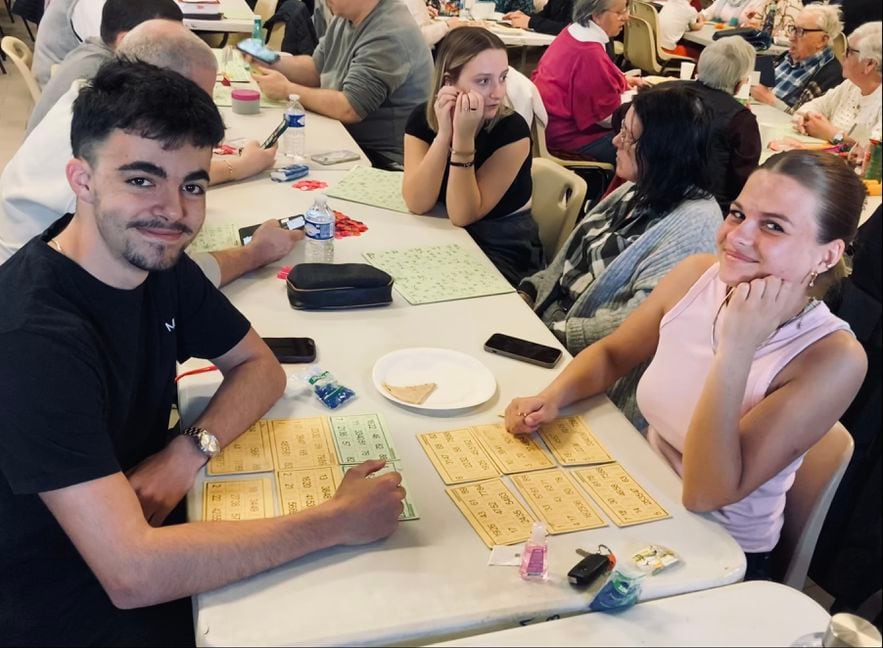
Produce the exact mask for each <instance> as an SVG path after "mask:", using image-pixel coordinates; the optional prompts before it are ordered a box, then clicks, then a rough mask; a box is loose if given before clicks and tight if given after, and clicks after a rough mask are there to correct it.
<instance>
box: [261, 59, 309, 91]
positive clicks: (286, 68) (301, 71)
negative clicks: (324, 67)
mask: <svg viewBox="0 0 883 648" xmlns="http://www.w3.org/2000/svg"><path fill="white" fill-rule="evenodd" d="M271 68H272V69H274V70H278V71H279V72H281V73H282V74H284V75H285V76H286V77H287V78H288V80H289V81H291V82H293V83H297V84H299V85H303V86H308V87H310V88H318V87H319V84H320V83H321V79H320V78H319V71H318V70H317V69H316V64H315V63H314V62H313V57H312V56H308V55H306V54H301V55H299V56H283V57H282V58H280V59H279V61H278V62H277V63H275V64H274V65H272V66H271Z"/></svg>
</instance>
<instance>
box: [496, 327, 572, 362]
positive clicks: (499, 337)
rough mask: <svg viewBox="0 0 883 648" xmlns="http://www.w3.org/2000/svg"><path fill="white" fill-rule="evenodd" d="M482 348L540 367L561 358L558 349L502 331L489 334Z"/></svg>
mask: <svg viewBox="0 0 883 648" xmlns="http://www.w3.org/2000/svg"><path fill="white" fill-rule="evenodd" d="M484 350H485V351H489V352H490V353H498V354H500V355H501V356H506V357H507V358H514V359H515V360H524V361H525V362H530V363H531V364H535V365H539V366H541V367H554V366H555V365H556V364H557V363H558V360H559V359H560V358H561V350H560V349H556V348H555V347H550V346H545V345H543V344H537V343H536V342H529V341H527V340H522V339H521V338H516V337H512V336H511V335H503V334H502V333H494V334H493V335H492V336H490V337H489V338H488V340H487V342H485V343H484Z"/></svg>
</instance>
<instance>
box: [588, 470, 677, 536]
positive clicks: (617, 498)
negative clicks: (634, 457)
mask: <svg viewBox="0 0 883 648" xmlns="http://www.w3.org/2000/svg"><path fill="white" fill-rule="evenodd" d="M574 474H575V475H576V476H577V478H578V479H579V480H580V482H582V483H583V484H584V485H585V486H586V488H587V489H588V491H589V494H590V495H591V496H592V499H594V500H595V502H597V503H598V505H599V506H600V507H601V508H603V509H604V512H605V513H607V515H609V516H610V519H611V520H613V522H614V523H615V524H616V526H620V527H624V526H631V525H633V524H641V523H643V522H654V521H656V520H664V519H665V518H668V517H671V515H669V513H668V511H666V510H665V509H664V508H662V507H661V506H660V505H659V504H658V503H657V502H656V500H654V499H653V498H652V497H650V495H649V494H648V493H647V491H645V490H644V489H643V488H642V487H641V485H640V484H638V482H636V481H635V480H634V479H633V478H632V476H631V475H629V474H628V472H626V470H625V468H623V467H622V466H621V465H620V464H618V463H612V464H606V465H604V466H593V467H591V468H581V469H579V470H575V471H574Z"/></svg>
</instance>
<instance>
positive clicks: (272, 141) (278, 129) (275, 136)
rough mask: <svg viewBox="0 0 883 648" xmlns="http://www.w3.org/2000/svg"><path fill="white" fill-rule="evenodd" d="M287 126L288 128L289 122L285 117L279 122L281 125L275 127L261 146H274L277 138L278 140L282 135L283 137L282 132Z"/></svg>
mask: <svg viewBox="0 0 883 648" xmlns="http://www.w3.org/2000/svg"><path fill="white" fill-rule="evenodd" d="M286 128H288V122H287V121H286V120H285V119H283V120H282V121H281V122H280V123H279V125H278V126H277V127H276V128H274V129H273V132H272V133H270V135H269V137H267V139H265V140H264V143H263V144H261V148H265V149H268V148H270V147H271V146H273V144H275V143H276V140H278V139H279V138H280V137H282V133H284V132H285V129H286Z"/></svg>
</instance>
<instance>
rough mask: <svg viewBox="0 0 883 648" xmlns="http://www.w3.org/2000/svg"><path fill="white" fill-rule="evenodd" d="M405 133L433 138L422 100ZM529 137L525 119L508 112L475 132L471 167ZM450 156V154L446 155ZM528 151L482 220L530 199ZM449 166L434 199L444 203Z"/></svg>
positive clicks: (530, 184)
mask: <svg viewBox="0 0 883 648" xmlns="http://www.w3.org/2000/svg"><path fill="white" fill-rule="evenodd" d="M405 133H407V134H408V135H412V136H414V137H416V138H418V139H421V140H423V141H424V142H426V143H427V144H431V143H432V140H434V139H435V135H436V134H435V133H434V132H433V130H432V129H431V128H430V127H429V124H428V123H427V122H426V104H422V105H420V106H418V107H417V108H416V110H414V112H413V113H411V117H410V118H409V119H408V123H407V125H406V126H405ZM525 137H527V138H528V139H529V138H530V128H528V126H527V122H525V121H524V118H523V117H522V116H521V115H519V114H518V113H512V114H511V115H507V116H506V117H503V118H502V119H500V120H499V121H498V122H497V123H496V124H495V125H494V127H493V128H492V129H491V130H490V131H488V130H487V129H486V128H482V129H481V130H480V131H478V135H476V136H475V170H476V171H477V170H478V169H480V168H481V165H482V164H484V163H485V162H487V160H488V158H490V157H491V156H492V155H493V154H494V153H496V152H497V150H498V149H501V148H502V147H504V146H506V145H507V144H512V143H513V142H517V141H518V140H521V139H524V138H525ZM448 157H449V158H450V156H448ZM530 162H531V160H530V152H528V154H527V157H526V158H525V160H524V163H523V164H522V165H521V168H520V169H519V170H518V174H517V175H516V176H515V180H513V181H512V184H511V185H510V187H509V189H507V190H506V193H504V194H503V197H502V198H500V202H498V203H497V204H496V205H494V208H493V209H491V210H490V212H488V214H487V215H486V216H485V217H484V219H485V220H487V219H493V218H499V217H500V216H506V215H507V214H511V213H512V212H514V211H517V210H519V209H521V208H522V207H524V205H526V204H527V201H528V200H530V196H531V192H532V191H533V184H532V182H531V179H530ZM449 172H450V167H448V166H446V167H445V175H444V178H442V184H441V189H440V191H439V194H438V202H440V203H442V204H444V202H445V196H446V194H447V190H448V173H449Z"/></svg>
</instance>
